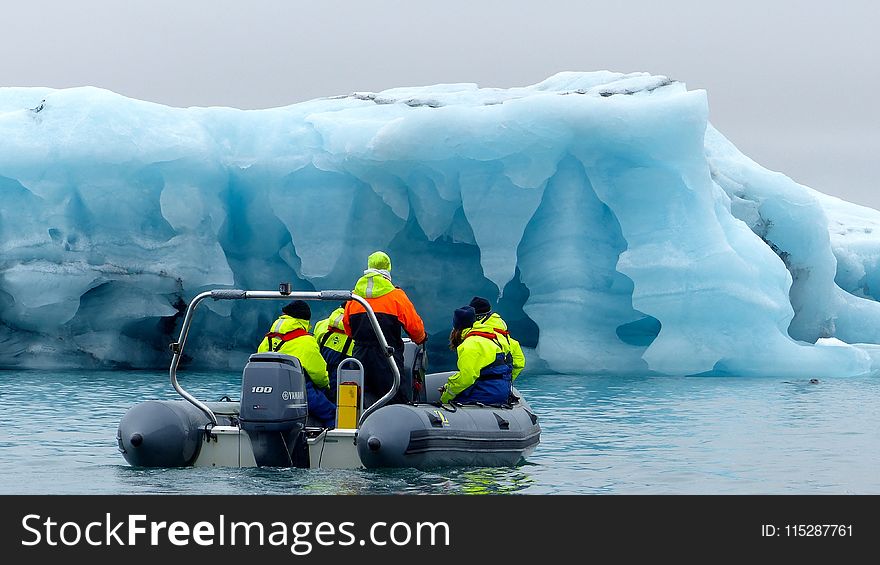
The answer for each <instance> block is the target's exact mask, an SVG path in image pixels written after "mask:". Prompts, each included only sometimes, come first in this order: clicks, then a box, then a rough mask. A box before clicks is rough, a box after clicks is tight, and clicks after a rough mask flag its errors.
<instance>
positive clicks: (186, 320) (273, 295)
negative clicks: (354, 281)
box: [169, 283, 400, 426]
mask: <svg viewBox="0 0 880 565" xmlns="http://www.w3.org/2000/svg"><path fill="white" fill-rule="evenodd" d="M289 289H290V286H289V284H287V283H283V284H282V285H281V290H238V289H218V290H210V291H206V292H202V293H200V294H198V295H196V297H195V298H193V300H192V302H190V303H189V306H187V308H186V314H185V315H184V317H183V326H182V327H181V328H180V335H179V336H178V338H177V341H176V342H174V343H172V344H171V352H172V353H173V357H172V358H171V368H170V370H169V372H170V374H171V386H173V387H174V390H176V391H177V393H178V394H179V395H180V396H182V397H183V398H184V399H185V400H187V401H189V402H190V403H191V404H193V405H194V406H196V408H198V409H199V410H201V411H202V412H204V413H205V415H206V416H208V418H210V420H211V422H212V423H214V424H215V425H216V424H217V416H216V415H215V414H214V412H213V410H211V409H210V408H209V407H208V406H207V405H206V404H205V403H204V402H201V401H200V400H199V399H197V398H196V397H194V396H193V395H191V394H190V393H188V392H187V391H185V390H184V389H183V387H182V386H180V383H179V382H178V381H177V367H178V365H180V358H181V356H182V355H183V348H184V346H185V345H186V338H187V336H188V335H189V329H190V326H191V325H192V319H193V314H194V312H195V310H196V307H197V306H198V305H199V303H201V302H202V301H203V300H205V299H207V298H212V299H214V300H249V299H257V300H330V301H337V302H339V301H348V300H354V301H355V302H358V303H359V304H360V305H361V306H363V307H364V310H366V312H367V318H368V319H369V320H370V325H371V326H372V328H373V332H374V333H375V334H376V339H377V340H378V341H379V345H380V346H381V347H382V350H383V351H384V352H385V356H386V358H387V359H388V366H389V367H390V368H391V373H392V374H393V375H394V383H393V385H392V386H391V390H389V391H388V392H387V393H386V394H385V395H384V396H383V397H382V398H380V399H379V400H377V401H376V402H375V403H374V404H372V405H371V406H370V407H369V408H367V409H366V410H364V412H363V414H362V415H361V418H360V420H359V421H358V426H360V424H361V423H362V422H363V421H364V420H365V419H366V418H367V416H369V415H370V414H372V413H373V412H375V411H376V410H378V409H379V408H381V407H382V406H385V404H387V403H388V401H389V400H391V399H392V398H394V395H396V394H397V390H398V389H399V388H400V370H399V369H398V368H397V363H395V361H394V357H393V350H392V349H391V348H390V347H389V346H388V341H387V340H386V339H385V335H384V334H383V333H382V328H381V327H380V326H379V320H378V319H377V318H376V313H375V312H373V308H372V306H370V303H369V302H367V299H366V298H363V297H361V296H358V295H357V294H354V293H352V292H351V291H350V290H321V291H314V292H292V291H290V290H289Z"/></svg>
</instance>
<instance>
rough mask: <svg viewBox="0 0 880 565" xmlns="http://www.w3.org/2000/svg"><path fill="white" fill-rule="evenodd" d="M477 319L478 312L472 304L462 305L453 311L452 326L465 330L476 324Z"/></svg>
mask: <svg viewBox="0 0 880 565" xmlns="http://www.w3.org/2000/svg"><path fill="white" fill-rule="evenodd" d="M476 321H477V314H476V312H474V309H473V308H472V307H470V306H462V307H461V308H458V309H456V310H455V312H453V313H452V327H453V328H454V329H456V330H463V329H465V328H469V327H471V326H473V325H474V322H476Z"/></svg>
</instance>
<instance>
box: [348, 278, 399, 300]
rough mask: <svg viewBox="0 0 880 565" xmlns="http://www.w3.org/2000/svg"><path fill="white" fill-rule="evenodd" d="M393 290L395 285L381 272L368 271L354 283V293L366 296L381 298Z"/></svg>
mask: <svg viewBox="0 0 880 565" xmlns="http://www.w3.org/2000/svg"><path fill="white" fill-rule="evenodd" d="M392 290H394V285H393V284H391V281H389V280H388V279H386V278H385V277H383V276H382V275H381V274H380V273H366V274H365V275H364V276H362V277H361V278H359V279H358V282H357V284H356V285H354V293H355V294H357V295H358V296H363V297H364V298H379V297H380V296H385V295H386V294H388V293H389V292H391V291H392Z"/></svg>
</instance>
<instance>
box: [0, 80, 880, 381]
mask: <svg viewBox="0 0 880 565" xmlns="http://www.w3.org/2000/svg"><path fill="white" fill-rule="evenodd" d="M0 195H2V205H0V367H89V368H92V367H93V368H112V367H135V368H141V367H143V368H147V367H150V368H153V367H165V366H167V363H168V361H169V358H170V355H169V352H168V348H167V345H168V343H169V342H171V341H173V340H174V339H175V338H176V335H177V331H179V323H180V317H181V312H182V310H183V308H185V305H186V303H187V301H189V300H190V299H191V298H192V297H193V296H194V295H195V294H197V293H198V292H201V291H203V290H206V289H211V288H233V287H235V288H249V289H275V288H277V285H278V283H279V282H283V281H291V282H292V283H293V286H294V287H295V288H297V289H303V290H312V289H331V288H334V289H335V288H351V287H352V285H353V283H354V281H355V280H356V279H357V277H358V276H359V275H360V273H361V271H362V270H363V269H364V268H365V267H366V265H365V260H366V257H367V255H368V254H369V253H370V252H372V251H374V250H376V249H383V250H386V251H388V252H389V254H390V255H391V257H392V261H393V271H392V274H393V275H394V281H395V283H396V284H398V285H401V286H402V287H404V288H405V289H406V291H407V293H408V294H409V296H410V297H411V299H412V300H413V302H414V303H415V305H416V307H417V309H418V310H419V311H420V313H421V314H422V316H423V318H424V319H425V322H426V326H427V330H428V332H429V334H430V339H429V345H430V353H429V357H430V359H431V360H432V369H434V370H444V369H447V368H449V367H446V366H442V365H444V364H445V365H448V364H449V363H450V361H451V360H450V358H449V352H448V350H447V349H446V337H447V334H448V331H449V325H450V317H451V312H452V310H453V309H454V308H456V307H457V306H460V305H462V304H464V303H466V302H467V301H468V300H470V298H471V297H472V296H474V295H482V296H487V297H489V298H491V299H495V300H496V302H497V303H496V306H497V310H498V311H499V312H500V313H501V314H502V315H503V316H504V317H505V319H507V321H508V323H509V324H510V326H511V329H512V331H513V332H514V335H516V336H517V337H518V338H519V339H520V341H521V342H522V343H523V345H525V346H527V347H528V348H529V350H528V356H529V359H530V363H529V368H531V369H532V370H542V371H557V372H567V373H578V374H638V375H647V374H659V375H744V376H749V375H756V376H761V375H764V376H805V375H809V376H816V377H822V376H846V375H857V374H863V373H868V372H871V371H874V370H877V369H878V367H880V354H878V353H877V352H878V351H880V303H878V302H877V300H878V299H880V239H878V237H877V235H880V212H877V211H875V210H871V209H868V208H864V207H861V206H857V205H855V204H850V203H848V202H844V201H842V200H839V199H836V198H834V197H831V196H828V195H825V194H822V193H820V192H817V191H815V190H812V189H810V188H808V187H805V186H802V185H799V184H797V183H795V182H794V181H792V180H791V179H789V178H788V177H786V176H784V175H783V174H781V173H776V172H772V171H769V170H766V169H764V168H763V167H761V166H760V165H758V164H756V163H755V162H753V161H752V160H750V159H749V158H747V157H746V156H744V155H743V154H741V153H740V152H739V151H738V150H737V149H736V148H735V147H734V146H733V145H732V144H731V143H730V142H729V141H728V140H727V139H725V138H724V136H723V135H722V134H721V133H719V132H718V131H717V130H715V129H714V128H713V127H712V126H711V124H709V122H708V105H707V98H706V93H705V92H703V91H701V90H693V91H689V90H687V88H686V87H685V85H684V84H682V83H681V82H676V81H673V80H670V79H668V78H667V77H663V76H652V75H649V74H646V73H632V74H620V73H612V72H608V71H601V72H592V73H560V74H557V75H555V76H552V77H550V78H548V79H547V80H545V81H543V82H541V83H539V84H536V85H532V86H528V87H521V88H511V89H495V88H478V87H477V86H476V85H473V84H445V85H435V86H428V87H414V88H394V89H390V90H386V91H384V92H378V93H371V92H356V93H353V94H350V95H345V96H336V97H330V98H324V99H318V100H312V101H308V102H304V103H300V104H294V105H291V106H286V107H281V108H272V109H266V110H254V111H243V110H237V109H233V108H219V107H216V108H185V109H184V108H170V107H166V106H163V105H160V104H154V103H149V102H144V101H140V100H134V99H129V98H125V97H123V96H120V95H118V94H115V93H112V92H109V91H106V90H101V89H97V88H90V87H85V88H72V89H63V90H53V89H48V88H0ZM207 305H208V307H209V309H208V311H207V312H203V315H202V316H201V317H199V318H197V322H196V327H195V328H194V329H193V331H192V332H191V334H190V339H189V341H188V344H187V352H188V354H189V355H190V356H191V360H189V359H188V362H190V364H191V366H194V367H203V368H230V369H239V368H240V367H241V365H242V363H243V361H244V359H245V358H246V355H248V354H249V353H250V352H252V351H254V350H255V348H256V345H257V344H258V343H259V341H260V338H261V336H262V334H263V332H265V331H266V329H267V327H268V325H269V323H271V320H272V319H274V315H275V313H276V311H277V309H278V308H279V307H280V303H276V304H267V303H243V302H236V303H227V302H209V303H208V304H207ZM333 307H335V304H324V305H319V304H317V303H313V312H314V317H313V320H317V319H318V317H320V316H322V315H324V314H326V313H329V311H330V310H331V309H332V308H333Z"/></svg>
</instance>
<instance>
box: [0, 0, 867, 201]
mask: <svg viewBox="0 0 880 565" xmlns="http://www.w3.org/2000/svg"><path fill="white" fill-rule="evenodd" d="M0 19H2V20H3V22H4V23H3V26H2V27H3V33H2V34H0V86H50V87H56V88H63V87H70V86H81V85H92V86H98V87H102V88H107V89H110V90H113V91H115V92H118V93H120V94H124V95H126V96H130V97H133V98H139V99H142V100H150V101H153V102H159V103H163V104H168V105H172V106H233V107H237V108H246V109H252V108H266V107H272V106H283V105H287V104H292V103H295V102H300V101H303V100H308V99H311V98H316V97H323V96H332V95H336V94H347V93H350V92H353V91H356V90H357V91H364V90H368V91H377V90H383V89H386V88H391V87H395V86H414V85H428V84H437V83H444V82H474V83H477V84H479V85H480V86H485V87H509V86H522V85H528V84H534V83H536V82H539V81H541V80H543V79H544V78H546V77H548V76H550V75H552V74H554V73H556V72H559V71H592V70H606V69H607V70H611V71H618V72H634V71H645V72H649V73H652V74H659V75H666V76H668V77H670V78H673V79H676V80H679V81H682V82H684V83H686V84H687V86H688V87H689V88H691V89H697V88H701V89H705V90H706V91H707V92H708V97H709V108H710V121H711V122H712V123H713V125H715V126H716V127H717V128H718V129H719V130H720V131H721V132H722V133H723V134H724V135H726V136H727V137H728V138H730V139H731V140H732V141H733V142H734V143H735V144H736V145H737V146H738V147H739V149H740V150H741V151H743V152H744V153H745V154H747V155H749V156H750V157H752V158H753V159H754V160H755V161H757V162H758V163H760V164H762V165H764V166H765V167H767V168H769V169H773V170H777V171H781V172H783V173H785V174H787V175H788V176H790V177H792V178H793V179H794V180H796V181H798V182H800V183H803V184H806V185H809V186H811V187H813V188H815V189H817V190H821V191H823V192H826V193H828V194H833V195H835V196H839V197H841V198H845V199H847V200H851V201H853V202H857V203H859V204H863V205H867V206H871V207H873V208H877V209H880V191H878V188H880V187H878V182H877V177H876V174H875V170H876V168H877V165H876V162H877V155H878V152H880V108H878V104H877V97H878V93H880V63H878V58H880V39H878V37H877V26H878V23H880V2H872V1H868V0H838V1H835V2H812V1H809V2H808V1H800V2H796V1H778V0H765V1H755V0H728V1H726V2H716V1H713V0H704V1H697V0H694V1H690V0H657V1H648V0H630V1H626V0H621V1H611V0H606V1H604V2H588V1H582V2H575V1H564V0H558V1H556V0H541V1H540V2H538V1H535V2H525V1H519V0H508V1H498V0H487V1H479V0H470V1H461V0H435V1H433V2H421V1H417V0H410V1H392V0H370V1H369V2H353V1H348V2H345V1H339V0H311V1H299V0H286V1H284V0H265V1H261V0H248V1H247V2H245V1H243V0H242V1H231V0H227V1H224V0H150V1H147V0H127V1H122V0H81V1H78V0H41V1H40V2H33V1H30V2H19V1H18V0H3V2H2V4H0Z"/></svg>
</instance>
